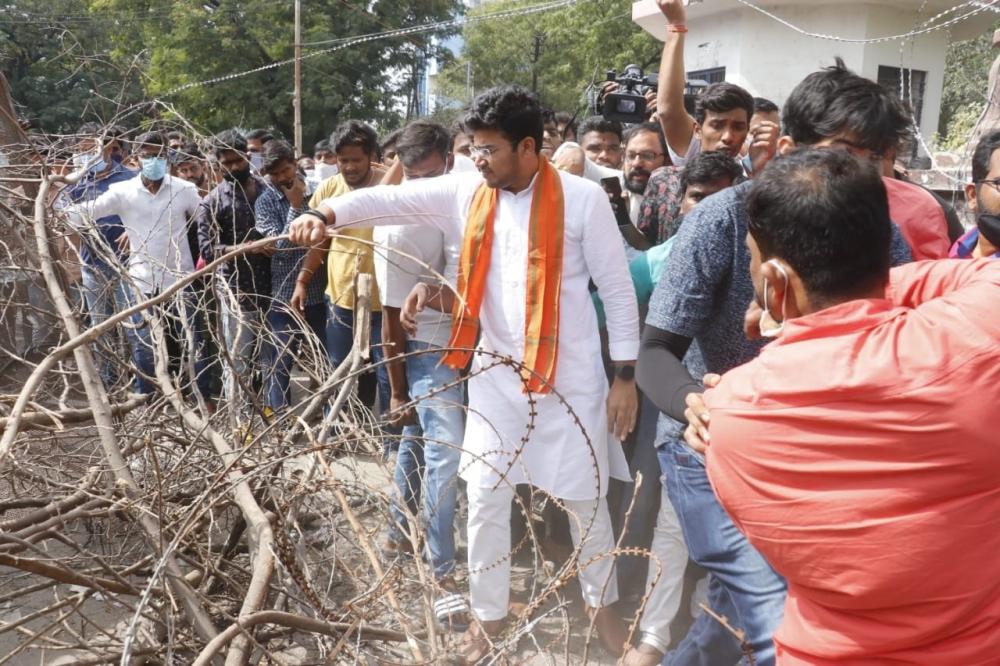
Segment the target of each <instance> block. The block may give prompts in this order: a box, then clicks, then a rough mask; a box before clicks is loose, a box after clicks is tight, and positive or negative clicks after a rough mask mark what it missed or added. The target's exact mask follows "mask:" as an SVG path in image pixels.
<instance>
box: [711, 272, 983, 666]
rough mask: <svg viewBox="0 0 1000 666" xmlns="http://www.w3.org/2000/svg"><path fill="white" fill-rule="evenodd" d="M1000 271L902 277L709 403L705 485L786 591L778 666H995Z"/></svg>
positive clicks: (744, 372) (801, 327) (847, 306)
mask: <svg viewBox="0 0 1000 666" xmlns="http://www.w3.org/2000/svg"><path fill="white" fill-rule="evenodd" d="M998 305H1000V262H990V261H984V260H972V261H969V260H965V261H959V260H944V261H933V262H922V263H917V264H910V265H907V266H903V267H900V268H897V269H894V270H893V271H892V277H891V286H890V288H889V290H888V291H887V298H886V299H884V300H882V299H878V300H855V301H851V302H848V303H843V304H840V305H836V306H834V307H830V308H828V309H825V310H823V311H821V312H817V313H814V314H811V315H808V316H805V317H801V318H798V319H794V320H789V321H788V322H787V323H786V324H785V329H784V331H782V333H781V335H780V336H779V337H778V338H777V339H776V340H775V341H774V342H773V343H771V344H770V345H768V346H767V347H766V348H765V349H764V351H763V352H762V353H761V355H760V356H759V357H758V358H757V359H755V360H753V361H751V362H749V363H747V364H746V365H743V366H741V367H739V368H736V369H734V370H732V371H730V372H729V373H727V374H726V375H725V377H724V378H723V380H722V382H721V384H720V385H719V386H718V388H716V389H715V390H711V391H708V392H707V393H706V402H707V404H708V407H709V409H710V410H711V428H710V431H711V438H712V444H711V446H710V447H709V449H708V460H707V463H708V475H709V478H710V480H711V482H712V485H713V487H714V488H715V492H716V494H717V495H718V498H719V501H720V502H721V503H722V505H723V506H724V507H725V508H726V510H727V511H728V512H729V514H730V515H731V516H732V517H733V520H734V521H735V523H736V525H737V526H738V527H739V528H740V530H742V531H743V532H744V533H745V534H746V535H747V538H748V539H749V540H750V542H751V543H752V544H753V545H754V546H756V547H757V548H758V549H759V550H760V552H761V553H762V554H763V555H764V556H765V557H766V558H767V560H768V561H769V562H770V563H771V565H772V566H773V567H774V568H775V569H776V570H777V571H778V572H779V573H781V574H782V575H784V576H785V577H786V578H787V580H788V600H787V602H786V605H785V616H784V621H783V623H782V625H781V627H780V628H779V630H778V631H777V633H776V634H775V643H776V644H777V648H778V663H779V664H782V665H786V666H787V665H789V664H833V663H837V664H844V663H850V664H852V665H855V664H899V663H908V664H921V665H923V666H927V665H935V664H939V665H941V666H959V665H960V666H973V665H975V664H997V663H1000V433H998V429H997V422H996V421H994V420H993V419H995V418H997V414H998V412H1000V314H998Z"/></svg>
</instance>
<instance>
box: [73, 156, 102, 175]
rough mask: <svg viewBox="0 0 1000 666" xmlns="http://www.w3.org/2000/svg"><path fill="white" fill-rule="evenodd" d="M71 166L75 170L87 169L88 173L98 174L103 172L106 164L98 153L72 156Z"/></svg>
mask: <svg viewBox="0 0 1000 666" xmlns="http://www.w3.org/2000/svg"><path fill="white" fill-rule="evenodd" d="M73 166H74V167H76V168H77V169H87V171H88V172H89V173H100V172H101V171H104V169H105V168H106V167H107V166H108V163H107V162H105V161H104V157H103V156H102V155H101V154H100V153H98V152H92V153H80V154H78V155H74V156H73Z"/></svg>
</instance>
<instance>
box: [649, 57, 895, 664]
mask: <svg viewBox="0 0 1000 666" xmlns="http://www.w3.org/2000/svg"><path fill="white" fill-rule="evenodd" d="M782 126H783V128H784V129H785V130H786V132H787V134H786V135H785V136H782V137H781V139H780V140H779V141H778V153H779V155H787V154H790V153H792V152H793V151H794V150H795V149H796V148H797V147H800V146H809V147H812V148H826V149H830V150H846V151H848V152H851V153H853V154H855V156H857V157H861V158H865V157H868V158H871V157H872V156H874V155H880V154H884V153H885V151H886V150H887V149H888V148H889V147H890V146H894V145H897V144H898V143H899V142H900V141H902V140H903V138H904V137H905V136H906V135H907V132H908V131H909V127H910V119H909V117H908V115H907V113H906V110H905V109H904V108H903V106H902V104H901V103H900V101H899V100H898V98H896V97H895V96H894V95H893V94H892V93H890V92H887V91H885V90H883V89H882V88H881V87H880V86H879V85H878V84H877V83H875V82H874V81H869V80H868V79H865V78H862V77H860V76H858V75H857V74H855V73H853V72H851V71H850V70H848V69H847V68H846V67H845V66H844V63H843V61H841V60H839V59H838V60H837V64H836V65H835V66H833V67H828V68H826V69H824V70H821V71H819V72H814V73H813V74H810V75H809V76H807V77H806V78H805V79H804V80H803V81H802V82H801V83H800V84H799V85H798V86H796V88H795V89H794V90H793V91H792V93H791V95H790V96H789V98H788V101H787V102H786V104H785V107H784V109H783V117H782ZM777 159H781V158H780V157H779V158H777ZM765 173H766V170H765ZM751 182H752V181H751ZM751 182H747V183H743V184H741V185H737V186H736V187H731V188H729V189H726V190H723V191H722V192H719V193H718V194H715V195H713V196H711V197H708V198H707V199H705V200H704V201H703V202H702V203H701V204H700V205H699V206H698V208H696V209H695V210H694V211H692V212H691V213H690V215H688V216H687V217H686V219H685V221H684V224H682V225H681V227H680V230H679V231H678V232H677V235H676V236H675V241H674V246H673V249H672V251H671V253H670V257H669V258H668V260H667V265H666V268H665V269H664V271H663V273H662V276H661V278H660V282H659V284H657V286H656V289H655V290H654V292H653V296H652V298H651V301H650V305H649V313H648V315H647V317H646V328H645V330H644V331H643V342H642V348H641V351H640V359H639V364H638V366H637V372H638V380H639V385H640V386H641V388H642V390H643V391H644V392H645V393H646V395H647V396H648V397H649V398H650V399H651V400H652V401H653V403H654V404H656V406H657V407H658V408H659V409H660V411H661V412H663V415H662V416H661V417H660V423H659V427H658V432H657V440H656V441H657V442H658V451H659V456H660V466H661V469H662V471H663V474H664V479H665V485H666V487H667V493H668V496H669V498H670V502H671V504H673V506H674V509H675V510H676V513H677V516H678V518H679V519H680V523H681V526H682V529H683V531H684V539H685V541H686V542H687V547H688V552H689V554H690V557H691V559H692V560H694V561H695V562H696V563H698V564H699V565H701V566H702V567H704V568H705V569H707V570H708V571H709V573H710V574H711V576H710V579H709V580H710V582H709V592H708V596H709V606H710V607H711V608H712V609H713V610H714V611H715V612H716V613H718V614H719V615H723V616H725V617H727V618H729V619H730V620H731V621H732V620H734V619H735V621H736V623H737V624H738V625H739V627H740V629H742V630H743V631H744V632H745V634H746V641H747V643H748V644H749V645H750V647H751V648H752V649H753V653H754V658H755V659H756V663H757V664H760V665H761V666H770V665H771V664H774V663H775V648H774V643H773V640H772V637H773V635H774V631H775V629H776V628H777V626H778V624H779V623H780V622H781V618H782V614H783V607H784V601H785V583H784V580H782V578H781V577H780V576H779V575H778V574H777V573H775V571H774V570H773V569H772V568H771V565H770V564H769V563H768V562H767V561H766V560H765V559H764V558H763V557H762V556H761V554H760V553H759V552H758V551H757V550H756V549H755V548H754V547H753V546H752V545H751V544H750V543H749V542H748V541H747V539H746V537H745V536H744V535H743V534H741V533H740V531H739V530H738V529H737V528H736V526H735V525H734V524H733V522H732V520H731V519H730V518H729V516H728V515H727V514H726V512H725V511H724V510H723V508H722V506H721V505H720V504H719V502H718V500H717V499H716V497H715V495H714V493H713V492H712V488H711V486H710V485H709V482H708V477H707V476H706V474H705V460H704V457H703V455H702V453H701V451H703V450H704V442H702V441H698V440H697V438H694V437H689V438H688V439H687V440H685V439H684V435H685V427H684V425H683V424H684V422H686V420H687V419H686V417H685V408H686V407H687V406H688V405H693V407H692V409H693V412H694V413H695V414H702V413H704V409H703V408H698V406H699V405H700V404H701V399H700V398H701V393H702V391H703V388H702V384H701V380H702V378H704V382H705V385H706V386H708V387H711V386H712V385H713V383H714V380H717V375H718V374H721V373H724V372H726V371H728V370H730V369H732V368H734V367H736V366H739V365H742V364H743V363H746V362H748V361H750V360H751V359H753V358H755V357H756V356H757V355H758V354H759V353H760V350H761V348H762V347H763V345H764V341H763V340H761V339H759V336H757V337H758V339H749V338H748V337H747V335H746V333H745V332H744V325H745V318H746V317H747V316H749V317H751V318H753V317H754V316H756V317H759V315H760V309H759V308H757V309H756V310H753V309H752V310H751V312H750V313H748V312H747V308H748V305H750V304H751V303H752V302H754V293H755V292H754V284H753V281H752V280H751V275H750V252H749V249H748V247H747V244H746V242H745V239H746V237H747V229H748V218H747V212H746V205H745V198H746V194H747V191H748V188H749V187H750V184H751ZM892 235H893V237H892V240H891V246H890V248H891V249H890V252H891V259H892V264H894V265H897V264H900V263H905V262H907V261H909V260H910V251H909V248H908V247H907V245H906V242H905V240H903V237H902V235H901V234H900V232H899V229H898V228H897V227H895V226H893V229H892ZM753 325H754V326H756V325H757V322H756V320H753ZM692 342H693V343H695V344H694V345H692ZM689 350H691V352H692V353H691V354H688V351H689ZM708 373H712V374H711V375H710V374H708ZM694 425H695V426H697V427H696V428H692V429H689V430H688V433H691V432H692V431H693V432H694V433H698V432H703V431H704V429H703V428H701V425H702V424H700V423H696V424H694ZM741 657H742V653H741V650H740V646H739V645H737V644H736V641H735V640H734V639H733V637H732V635H731V634H730V633H729V632H728V631H726V629H725V628H723V627H722V626H721V625H719V624H718V623H717V622H716V621H715V620H714V619H712V618H711V617H709V616H707V615H702V616H700V617H699V618H698V619H697V620H696V621H695V624H694V625H693V626H692V627H691V629H690V631H689V632H688V634H687V636H685V638H684V639H683V640H682V641H681V643H680V644H679V645H678V646H677V648H676V649H675V650H673V651H672V652H670V653H668V654H667V656H666V657H665V660H664V663H665V664H668V665H674V664H677V665H680V664H694V663H702V664H704V663H711V664H715V663H719V664H721V663H729V664H733V663H737V662H738V661H740V659H741Z"/></svg>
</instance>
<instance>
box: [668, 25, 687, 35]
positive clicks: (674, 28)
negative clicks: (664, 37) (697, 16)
mask: <svg viewBox="0 0 1000 666" xmlns="http://www.w3.org/2000/svg"><path fill="white" fill-rule="evenodd" d="M687 31H688V28H687V26H686V25H684V24H683V23H668V24H667V32H677V33H684V32H687Z"/></svg>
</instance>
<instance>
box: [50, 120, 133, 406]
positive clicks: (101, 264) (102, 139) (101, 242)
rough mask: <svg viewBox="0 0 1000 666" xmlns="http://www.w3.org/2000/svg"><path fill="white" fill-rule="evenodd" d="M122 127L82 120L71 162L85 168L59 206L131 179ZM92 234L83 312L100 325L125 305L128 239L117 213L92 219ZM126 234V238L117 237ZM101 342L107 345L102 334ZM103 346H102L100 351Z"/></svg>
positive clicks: (110, 365) (83, 249)
mask: <svg viewBox="0 0 1000 666" xmlns="http://www.w3.org/2000/svg"><path fill="white" fill-rule="evenodd" d="M123 134H124V130H122V129H121V128H118V127H108V128H103V127H101V126H100V125H99V124H97V123H93V122H90V123H86V124H85V125H83V126H82V127H81V128H80V129H79V130H77V135H78V136H79V137H80V138H79V141H78V143H77V145H76V150H75V155H74V156H73V164H74V166H75V167H76V168H78V169H82V170H83V171H84V173H83V176H81V178H80V180H79V181H78V182H77V183H76V184H75V185H73V186H72V187H68V188H66V189H65V190H64V191H63V192H62V194H61V196H62V197H64V199H63V201H62V203H61V205H63V206H66V205H70V204H79V203H86V202H88V201H93V200H94V199H96V198H97V197H99V196H101V195H102V194H104V193H105V192H107V191H108V188H109V187H111V186H112V185H114V184H115V183H120V182H123V181H126V180H132V179H133V178H135V176H136V172H135V171H133V170H131V169H129V168H127V167H125V166H124V165H123V164H122V160H123V159H124V158H125V154H126V150H127V149H126V147H125V143H124V139H122V138H121V136H122V135H123ZM94 227H95V228H94V231H96V233H94V234H83V235H81V239H80V248H79V253H80V261H81V263H82V265H81V267H80V272H81V286H82V292H83V298H84V302H85V303H86V306H87V315H88V317H89V319H90V325H91V326H97V325H98V324H101V323H103V322H104V321H105V320H107V319H108V317H110V316H112V315H113V314H115V312H120V311H121V310H124V309H125V308H127V307H128V305H129V297H128V293H127V291H126V285H125V283H124V282H123V280H122V267H123V265H124V262H125V258H126V257H127V252H126V250H127V248H128V244H127V243H128V238H127V237H125V227H124V225H122V221H121V218H120V217H119V216H117V215H108V216H105V217H102V218H100V219H97V220H95V221H94ZM122 238H125V240H121V239H122ZM102 342H104V343H106V342H107V339H106V338H105V339H104V340H102ZM101 347H105V348H104V349H101ZM109 351H110V350H108V349H107V348H106V345H98V350H97V354H98V359H99V361H98V365H99V369H100V373H101V380H102V381H103V382H104V387H105V388H107V389H108V390H110V389H112V388H113V387H114V385H115V383H116V382H115V380H116V377H117V373H116V372H115V367H114V361H113V360H112V358H113V355H112V354H110V353H109ZM142 358H143V359H144V360H149V361H150V363H148V364H146V365H145V367H140V368H139V370H140V373H139V374H138V375H136V378H135V382H134V387H135V390H136V391H139V392H141V393H149V392H150V391H151V390H152V389H151V388H150V386H149V383H148V382H147V381H146V380H145V379H144V378H143V376H142V375H143V374H146V375H152V374H153V365H152V363H151V361H152V357H151V356H148V355H147V356H143V357H142Z"/></svg>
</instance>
